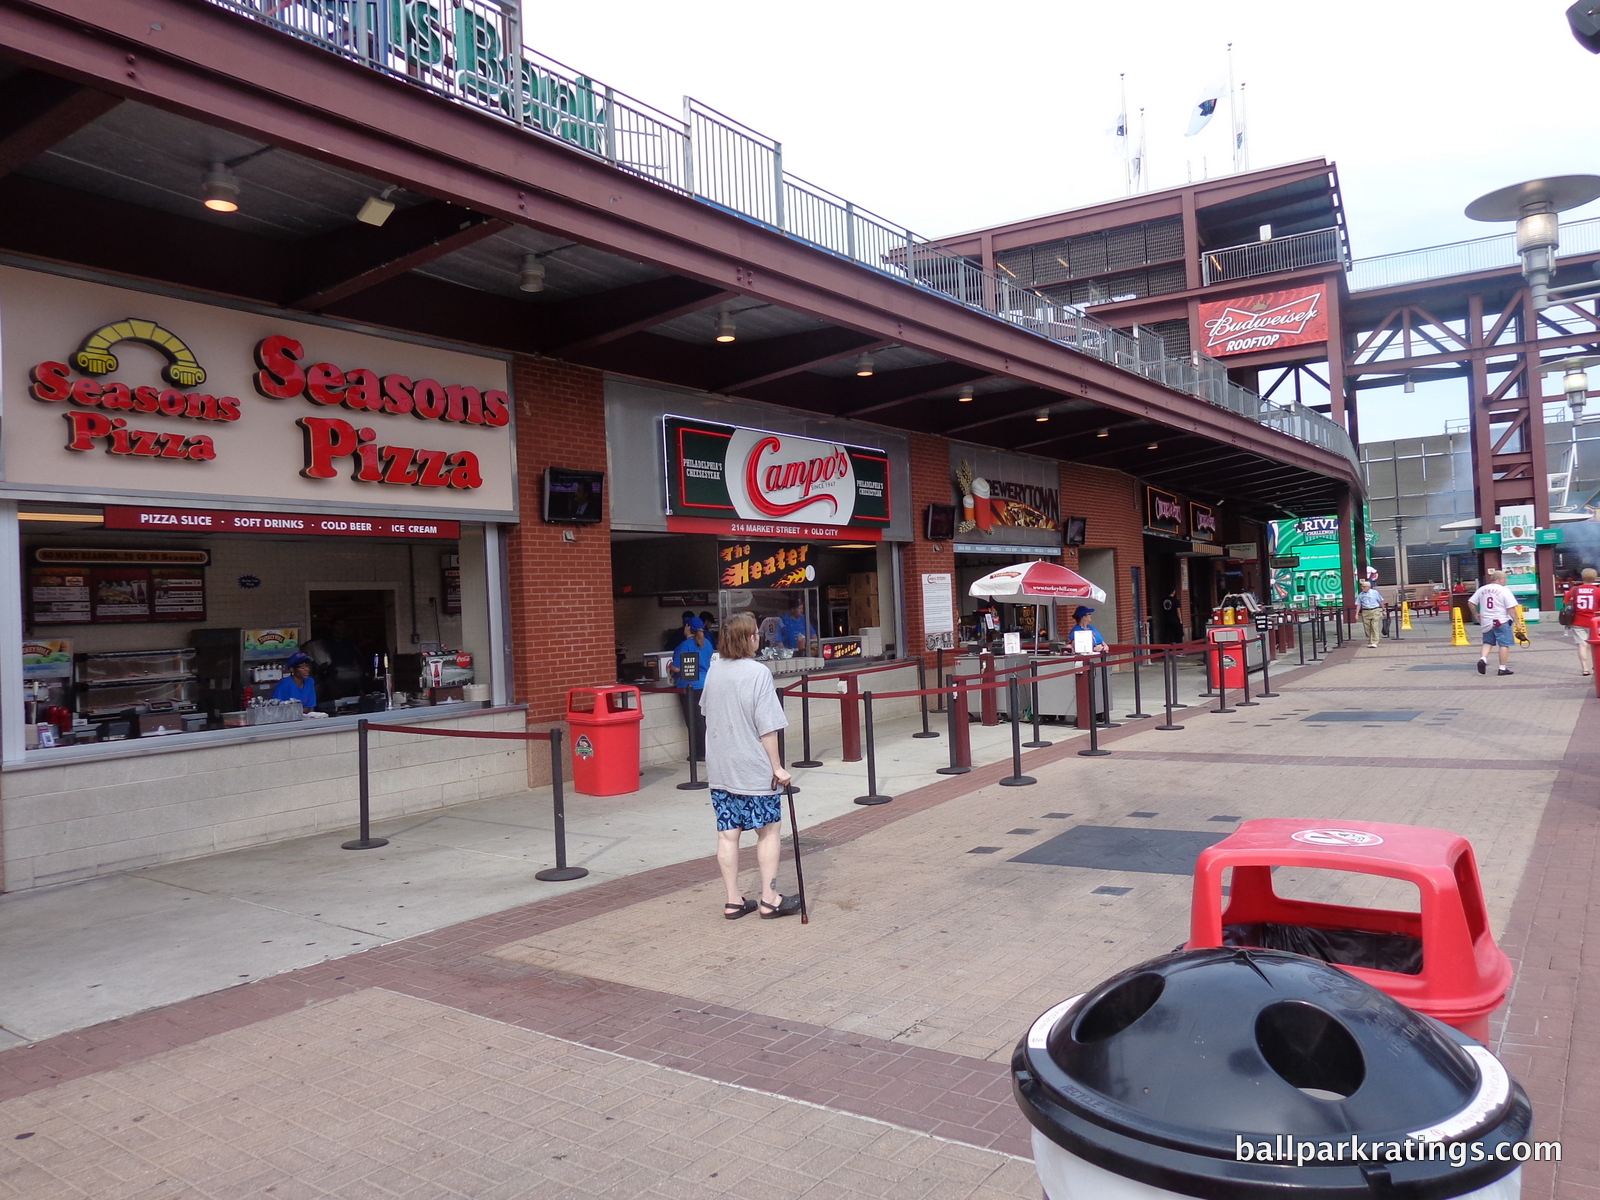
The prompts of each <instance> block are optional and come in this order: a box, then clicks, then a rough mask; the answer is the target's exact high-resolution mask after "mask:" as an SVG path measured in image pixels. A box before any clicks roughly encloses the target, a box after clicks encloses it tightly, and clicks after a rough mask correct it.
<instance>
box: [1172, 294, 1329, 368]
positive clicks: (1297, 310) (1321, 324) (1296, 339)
mask: <svg viewBox="0 0 1600 1200" xmlns="http://www.w3.org/2000/svg"><path fill="white" fill-rule="evenodd" d="M1327 292H1328V289H1327V288H1326V287H1320V286H1319V287H1306V288H1291V289H1290V290H1288V291H1285V292H1263V293H1261V294H1260V295H1256V296H1241V297H1239V298H1238V299H1236V300H1218V301H1214V302H1212V303H1210V304H1202V305H1201V306H1200V332H1201V347H1200V348H1201V349H1202V350H1203V351H1204V352H1205V353H1206V354H1209V355H1212V356H1213V357H1217V358H1222V357H1226V356H1227V355H1230V354H1252V353H1255V352H1258V351H1261V350H1279V349H1282V348H1283V347H1285V346H1304V345H1307V344H1309V343H1311V342H1325V341H1327V340H1328V304H1327Z"/></svg>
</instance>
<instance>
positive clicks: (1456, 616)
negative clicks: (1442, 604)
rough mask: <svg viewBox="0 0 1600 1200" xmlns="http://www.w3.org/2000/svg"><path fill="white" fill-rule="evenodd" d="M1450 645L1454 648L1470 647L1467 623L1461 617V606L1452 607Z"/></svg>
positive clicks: (1453, 605) (1454, 605)
mask: <svg viewBox="0 0 1600 1200" xmlns="http://www.w3.org/2000/svg"><path fill="white" fill-rule="evenodd" d="M1450 644H1451V645H1452V646H1466V645H1469V644H1470V643H1468V641H1467V622H1466V621H1465V620H1464V619H1463V618H1462V616H1461V606H1460V605H1459V604H1452V605H1451V606H1450Z"/></svg>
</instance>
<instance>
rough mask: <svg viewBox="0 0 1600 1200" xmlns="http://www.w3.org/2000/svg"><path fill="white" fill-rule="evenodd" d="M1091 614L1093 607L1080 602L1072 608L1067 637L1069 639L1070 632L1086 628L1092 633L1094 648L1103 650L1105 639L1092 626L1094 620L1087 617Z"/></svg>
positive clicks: (1092, 613)
mask: <svg viewBox="0 0 1600 1200" xmlns="http://www.w3.org/2000/svg"><path fill="white" fill-rule="evenodd" d="M1093 615H1094V609H1092V608H1089V607H1087V606H1086V605H1083V604H1080V605H1078V607H1077V608H1075V609H1073V610H1072V630H1071V631H1070V632H1069V633H1068V634H1067V636H1068V638H1069V639H1071V637H1072V633H1077V632H1081V631H1085V630H1086V631H1088V632H1089V633H1092V634H1093V635H1094V648H1095V649H1096V650H1104V649H1105V645H1106V639H1105V638H1104V637H1103V636H1102V635H1101V633H1100V631H1099V630H1098V629H1096V628H1095V627H1094V622H1093V621H1091V620H1090V619H1089V618H1090V617H1092V616H1093Z"/></svg>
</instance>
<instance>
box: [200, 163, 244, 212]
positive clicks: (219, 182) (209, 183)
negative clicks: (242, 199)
mask: <svg viewBox="0 0 1600 1200" xmlns="http://www.w3.org/2000/svg"><path fill="white" fill-rule="evenodd" d="M200 202H201V203H202V204H204V205H205V206H206V207H207V208H209V209H210V210H211V211H212V212H219V213H235V212H238V211H239V177H238V176H237V175H235V174H234V173H233V172H232V171H230V170H229V169H228V164H227V163H220V162H214V163H212V164H211V169H210V170H209V171H207V172H206V174H205V178H204V179H202V180H201V181H200Z"/></svg>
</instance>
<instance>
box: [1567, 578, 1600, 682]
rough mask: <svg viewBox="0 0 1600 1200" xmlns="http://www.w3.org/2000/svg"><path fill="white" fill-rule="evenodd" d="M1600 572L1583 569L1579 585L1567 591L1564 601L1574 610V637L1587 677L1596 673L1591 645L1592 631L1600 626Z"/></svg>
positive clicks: (1580, 661) (1580, 663) (1579, 663)
mask: <svg viewBox="0 0 1600 1200" xmlns="http://www.w3.org/2000/svg"><path fill="white" fill-rule="evenodd" d="M1597 580H1600V572H1597V571H1596V570H1595V569H1594V568H1593V567H1585V568H1584V569H1583V575H1582V578H1581V579H1580V581H1579V582H1578V583H1575V584H1573V585H1572V586H1571V587H1570V588H1568V589H1567V594H1566V596H1565V597H1563V599H1562V603H1564V604H1565V605H1566V606H1567V607H1568V608H1569V609H1571V610H1572V636H1573V638H1574V639H1576V641H1577V643H1578V666H1579V668H1580V669H1582V671H1583V673H1584V674H1585V675H1591V674H1593V673H1594V650H1593V648H1592V647H1591V646H1590V645H1589V639H1590V637H1592V636H1593V633H1592V630H1593V629H1594V628H1595V626H1596V625H1600V582H1596V581H1597Z"/></svg>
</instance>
